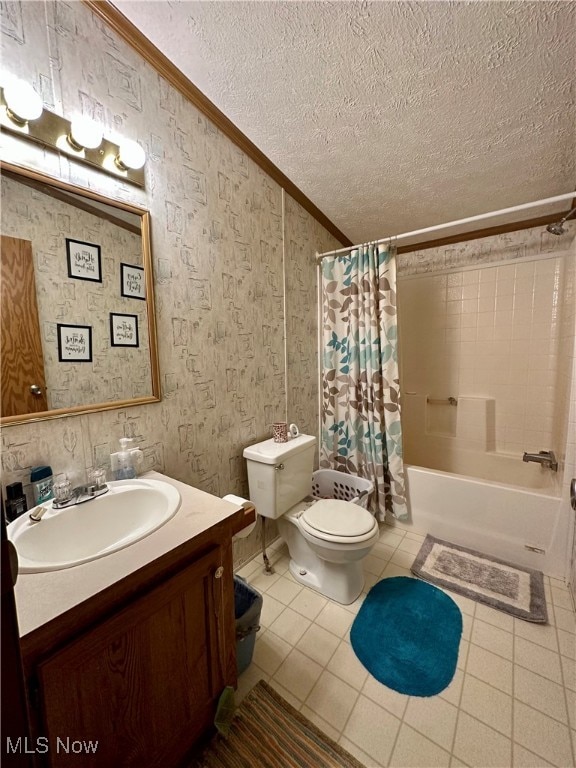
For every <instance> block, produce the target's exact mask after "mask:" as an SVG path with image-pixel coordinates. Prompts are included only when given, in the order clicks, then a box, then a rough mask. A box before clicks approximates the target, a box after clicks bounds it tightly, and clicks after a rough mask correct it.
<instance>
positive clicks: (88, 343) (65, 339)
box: [56, 323, 92, 363]
mask: <svg viewBox="0 0 576 768" xmlns="http://www.w3.org/2000/svg"><path fill="white" fill-rule="evenodd" d="M56 335H57V340H58V362H60V363H91V362H92V326H91V325H68V324H67V323H57V324H56Z"/></svg>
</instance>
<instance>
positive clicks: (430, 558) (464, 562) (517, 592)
mask: <svg viewBox="0 0 576 768" xmlns="http://www.w3.org/2000/svg"><path fill="white" fill-rule="evenodd" d="M411 570H412V573H414V574H416V576H419V577H420V578H421V579H425V580H426V581H430V582H431V583H432V584H436V585H438V586H439V587H444V588H445V589H450V590H452V592H458V594H460V595H464V596H465V597H469V598H470V599H471V600H477V601H478V602H479V603H485V604H486V605H489V606H491V607H492V608H497V609H498V610H500V611H505V612H506V613H510V614H511V615H512V616H516V617H518V618H519V619H525V620H526V621H533V622H535V623H539V624H546V623H547V621H548V612H547V610H546V597H545V595H544V577H543V575H542V572H541V571H535V570H533V569H532V568H524V567H522V566H519V565H513V564H512V563H507V562H506V561H505V560H499V559H498V558H496V557H490V556H489V555H484V554H482V552H477V551H476V550H475V549H467V548H466V547H459V546H457V545H456V544H451V543H450V542H449V541H442V540H441V539H435V538H434V536H426V539H425V540H424V543H423V544H422V547H421V548H420V551H419V552H418V555H417V556H416V559H415V560H414V563H413V565H412V569H411Z"/></svg>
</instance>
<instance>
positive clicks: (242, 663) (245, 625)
mask: <svg viewBox="0 0 576 768" xmlns="http://www.w3.org/2000/svg"><path fill="white" fill-rule="evenodd" d="M262 603H263V599H262V595H261V594H260V592H258V591H257V590H255V589H254V587H251V586H250V584H247V583H246V581H245V580H244V579H243V578H242V577H241V576H234V617H235V619H236V663H237V666H238V674H239V675H241V674H242V672H244V670H245V669H246V668H247V667H248V666H250V662H251V661H252V654H253V653H254V643H255V642H256V632H258V630H259V629H260V612H261V611H262Z"/></svg>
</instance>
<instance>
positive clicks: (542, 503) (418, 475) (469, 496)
mask: <svg viewBox="0 0 576 768" xmlns="http://www.w3.org/2000/svg"><path fill="white" fill-rule="evenodd" d="M404 468H405V472H406V485H407V493H408V503H409V509H410V522H409V523H408V524H404V523H395V524H396V525H398V526H399V527H401V528H403V529H406V530H411V531H414V532H415V533H422V534H426V533H429V534H431V535H432V536H436V537H437V538H440V539H445V540H447V541H451V542H452V543H454V544H460V545H461V546H464V547H471V548H473V549H476V550H478V551H480V552H484V553H486V554H489V555H492V556H494V557H500V558H502V559H504V560H508V561H509V562H511V563H516V564H518V565H523V566H526V567H529V568H537V569H538V570H540V571H543V572H544V573H545V574H548V575H549V576H554V577H555V578H558V579H564V578H565V576H566V557H567V548H566V541H567V536H568V520H566V519H563V518H565V517H566V516H565V515H564V516H562V515H561V499H560V498H559V497H558V496H555V495H553V491H551V490H547V489H542V488H536V489H535V488H532V489H530V490H527V489H526V488H521V487H519V486H513V485H506V484H504V483H498V482H492V481H488V480H482V479H478V478H474V477H467V476H462V475H455V474H452V473H449V472H441V471H437V470H433V469H424V468H423V467H417V466H412V465H405V467H404ZM529 547H534V548H535V549H536V550H542V551H534V550H533V549H529Z"/></svg>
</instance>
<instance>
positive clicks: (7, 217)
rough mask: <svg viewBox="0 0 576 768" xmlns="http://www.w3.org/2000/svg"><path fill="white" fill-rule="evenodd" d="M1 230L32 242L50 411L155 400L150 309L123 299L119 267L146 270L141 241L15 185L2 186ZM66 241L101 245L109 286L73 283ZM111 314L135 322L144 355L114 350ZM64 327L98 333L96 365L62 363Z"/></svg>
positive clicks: (103, 275) (104, 281) (94, 350)
mask: <svg viewBox="0 0 576 768" xmlns="http://www.w3.org/2000/svg"><path fill="white" fill-rule="evenodd" d="M1 229H2V234H3V235H8V236H11V237H17V238H20V239H23V240H29V241H30V242H31V243H32V257H33V262H34V277H35V281H36V297H37V300H38V316H39V321H40V334H41V340H42V348H43V352H44V373H45V376H46V393H47V397H48V407H49V408H50V409H54V408H68V407H70V406H74V405H88V404H90V403H104V402H106V401H110V400H129V399H132V398H134V397H143V396H145V395H151V394H152V380H151V377H150V362H149V361H150V350H149V344H148V320H147V314H146V302H144V301H142V300H140V299H134V298H126V297H123V296H122V295H121V292H120V264H121V263H125V264H131V265H134V266H140V267H141V266H142V238H141V237H140V236H139V235H136V234H134V233H133V232H130V231H128V230H127V229H124V228H123V227H120V226H117V225H116V224H114V223H112V222H110V221H106V220H105V219H103V218H100V217H99V216H93V215H92V214H90V213H88V212H87V211H84V210H81V209H80V208H76V207H75V206H73V205H70V204H69V203H66V202H63V201H61V200H57V199H55V198H52V197H50V195H46V194H44V193H42V192H40V191H37V190H32V189H31V188H30V187H28V186H24V185H22V184H19V183H18V182H17V181H14V180H13V179H8V178H3V179H2V226H1ZM67 238H69V239H71V240H79V241H82V242H87V243H93V244H97V245H99V246H100V259H101V270H100V271H101V278H102V282H95V281H94V282H92V281H89V280H78V279H73V278H71V277H69V276H68V257H67V250H66V239H67ZM3 311H4V312H8V311H9V308H8V307H5V308H4V309H3ZM111 312H113V313H119V314H125V315H136V317H137V328H138V342H139V346H138V347H137V348H136V347H134V348H132V347H124V346H112V344H111V336H110V313H111ZM130 322H131V323H132V322H133V321H132V319H131V320H130ZM58 324H66V325H74V324H76V325H81V326H90V327H91V328H92V362H91V363H90V362H74V363H72V362H68V363H66V362H60V361H59V359H58V340H57V325H58Z"/></svg>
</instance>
